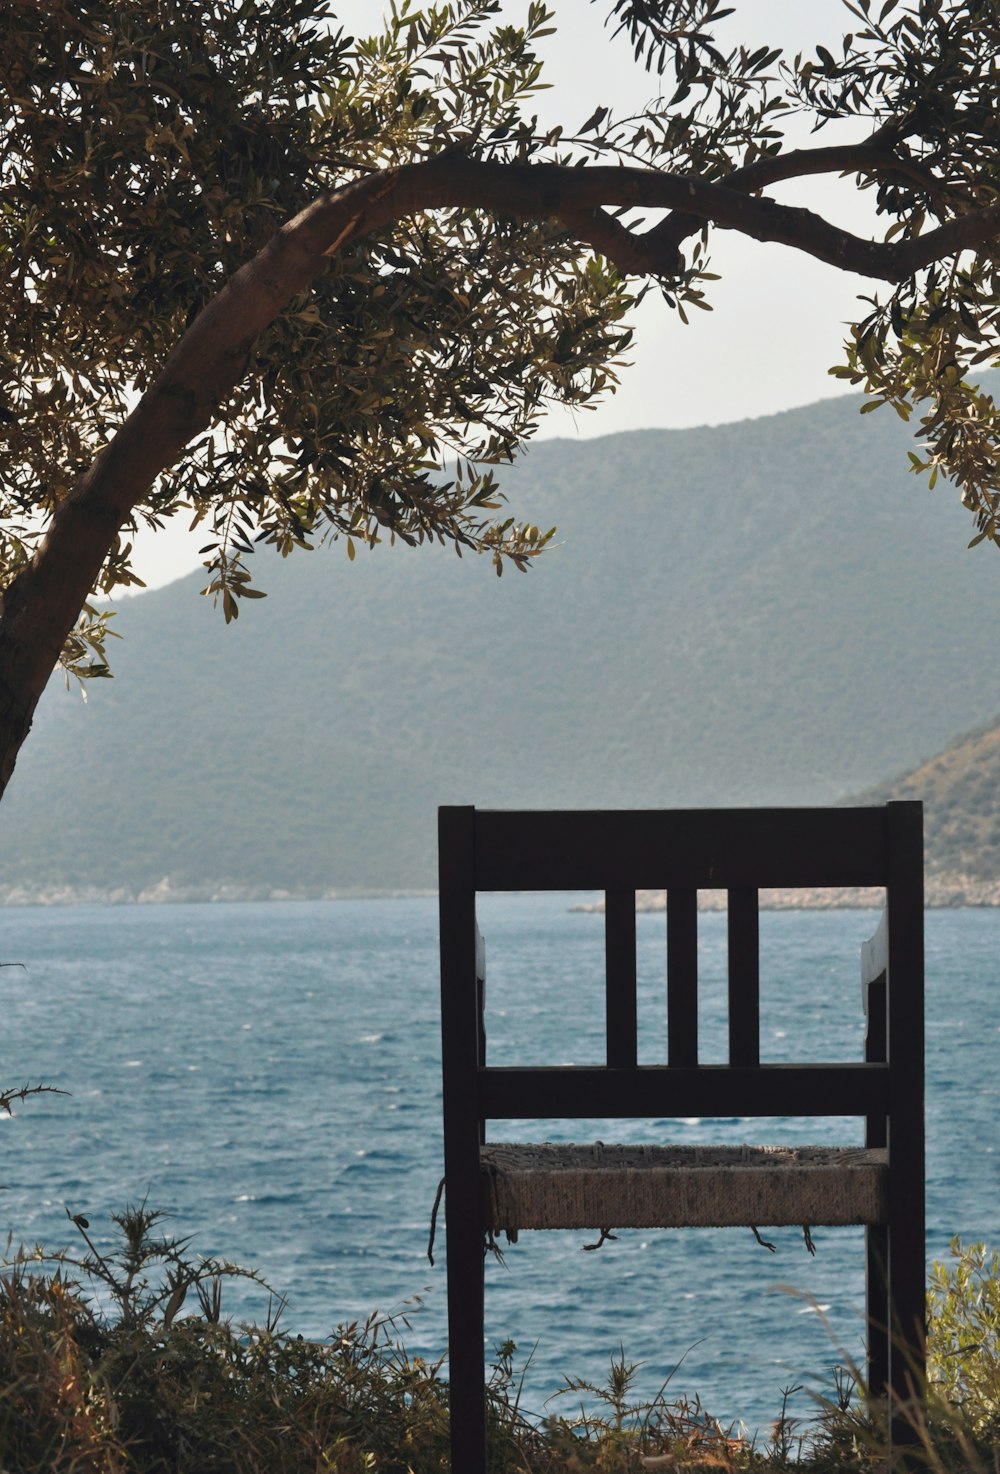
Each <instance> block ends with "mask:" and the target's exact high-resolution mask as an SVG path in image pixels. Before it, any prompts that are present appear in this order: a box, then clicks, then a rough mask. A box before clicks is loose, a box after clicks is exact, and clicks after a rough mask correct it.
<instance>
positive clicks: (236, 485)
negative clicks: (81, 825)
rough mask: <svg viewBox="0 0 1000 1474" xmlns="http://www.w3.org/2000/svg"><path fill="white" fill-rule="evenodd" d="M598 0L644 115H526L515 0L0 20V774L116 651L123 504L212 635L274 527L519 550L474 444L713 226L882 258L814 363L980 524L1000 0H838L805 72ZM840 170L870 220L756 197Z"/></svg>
mask: <svg viewBox="0 0 1000 1474" xmlns="http://www.w3.org/2000/svg"><path fill="white" fill-rule="evenodd" d="M607 3H608V10H609V14H608V17H607V20H608V26H609V29H610V30H611V32H612V33H613V34H614V36H615V38H616V44H620V45H631V47H632V48H633V50H634V53H635V59H636V68H637V92H639V91H640V90H641V91H642V92H644V93H648V94H650V95H651V101H650V102H649V103H648V105H647V106H645V107H642V108H639V109H637V110H636V112H635V114H634V115H633V116H629V117H620V116H615V115H613V114H612V113H610V112H609V111H608V110H607V109H606V108H605V107H603V106H601V105H599V104H600V99H594V101H595V104H597V105H596V106H595V109H594V110H593V111H592V112H591V113H590V115H589V117H587V118H586V119H570V120H567V123H566V125H565V126H563V127H544V128H543V127H540V126H539V125H538V123H537V120H536V117H535V116H534V115H533V114H532V111H531V108H532V97H533V94H534V93H535V91H536V90H537V88H538V86H539V83H540V62H539V59H538V56H537V44H538V41H539V39H540V38H541V37H542V36H544V35H545V34H546V33H547V32H549V31H550V30H551V28H552V25H553V23H554V16H553V14H552V12H551V10H550V9H549V7H548V6H547V5H545V4H543V3H537V0H533V3H527V0H525V12H524V16H523V22H522V23H521V24H519V25H511V24H508V23H507V22H505V21H504V20H503V19H502V18H501V17H500V16H499V14H498V6H497V4H496V3H493V0H454V3H451V4H441V5H434V6H428V7H425V8H424V7H421V8H418V7H417V6H416V5H415V4H411V3H409V0H393V3H392V4H391V5H390V6H389V7H388V14H387V15H386V16H385V17H384V19H383V21H382V22H381V30H380V31H379V32H378V34H376V35H374V36H373V37H371V38H369V39H354V38H352V37H350V36H348V35H345V34H344V33H343V31H342V29H341V28H340V27H339V26H338V23H337V19H336V5H335V4H334V5H329V4H327V3H326V0H41V3H39V0H8V4H7V5H6V6H4V7H2V8H0V109H2V119H3V131H2V138H0V189H2V214H0V262H2V270H0V294H2V299H0V300H2V307H3V323H4V332H3V338H2V341H0V433H2V436H3V443H4V454H3V461H2V473H0V589H2V599H3V604H2V612H0V791H2V789H3V787H4V786H5V785H6V783H7V781H8V780H9V778H10V775H11V772H12V770H13V767H14V763H15V760H16V756H17V753H18V751H19V749H20V746H21V744H22V743H23V741H24V739H25V737H26V736H27V733H28V731H29V729H30V726H31V722H32V717H33V713H34V711H35V707H36V704H37V702H38V699H39V697H40V695H41V692H42V690H43V689H44V687H45V685H46V682H47V681H48V679H49V677H50V675H51V673H52V671H53V670H54V669H55V668H56V667H57V666H59V665H61V666H62V667H64V669H65V670H66V671H67V672H70V673H73V674H75V675H76V676H78V677H80V678H86V677H92V676H99V675H105V674H107V673H108V665H107V659H106V651H105V643H106V637H107V635H108V633H109V629H108V615H107V613H106V610H104V609H103V608H101V607H99V606H98V602H97V601H98V600H99V599H100V596H102V595H107V594H110V593H111V592H112V591H113V590H115V589H116V588H119V587H121V586H123V585H128V584H130V583H135V582H137V579H136V576H135V574H134V573H133V571H132V568H131V564H130V553H131V541H132V538H133V536H134V534H135V532H136V529H137V528H138V527H139V526H140V525H148V526H151V527H154V528H155V527H159V526H161V525H162V524H163V523H164V521H165V520H166V519H167V518H170V517H173V516H175V515H183V516H185V517H188V518H190V519H192V521H193V522H194V523H195V524H197V525H200V526H201V527H202V528H203V529H204V557H205V561H206V566H207V569H208V577H207V588H206V592H208V593H209V594H211V595H212V596H214V597H215V599H216V600H217V601H218V603H219V604H220V606H221V610H222V613H223V614H224V616H225V618H226V619H227V620H228V619H232V618H235V617H236V615H237V614H238V611H239V608H240V600H241V599H244V598H252V597H256V596H259V595H260V594H261V592H262V590H260V589H257V588H254V587H252V586H251V571H250V568H249V567H248V565H247V562H246V558H247V554H248V553H249V552H250V551H252V550H253V549H254V548H255V547H257V546H258V545H261V544H267V545H271V546H272V547H274V548H275V549H276V550H277V551H278V552H279V553H280V554H282V555H287V554H289V553H291V552H292V551H293V550H295V549H296V548H304V547H308V546H310V545H312V544H314V543H315V542H316V541H318V540H321V539H324V538H341V539H344V540H345V543H346V548H347V552H348V554H349V555H350V556H352V557H353V556H354V555H355V550H356V549H357V548H360V547H365V546H371V545H373V544H375V543H376V542H378V541H380V540H383V541H385V540H388V541H389V542H392V541H394V540H395V539H397V538H399V539H402V540H403V541H405V542H407V543H420V542H423V541H425V540H429V539H434V540H437V541H443V542H449V543H451V544H452V545H453V546H454V547H455V549H456V551H458V552H462V551H463V550H466V549H467V550H470V551H474V552H479V553H486V554H487V555H489V557H490V558H492V561H493V563H494V564H495V566H496V568H497V571H498V572H499V571H502V569H503V567H504V565H505V564H507V563H511V564H513V565H515V566H516V567H519V568H524V567H526V566H527V564H528V563H529V561H530V560H532V559H534V558H536V557H537V555H538V554H539V552H540V551H541V550H542V549H543V548H544V545H545V543H546V540H547V537H548V535H549V534H548V533H546V532H545V531H543V530H542V529H540V528H538V527H535V526H530V525H523V524H520V523H518V522H517V521H516V520H515V519H514V518H513V517H512V516H510V515H508V514H507V512H506V510H505V508H504V506H503V502H502V496H501V493H500V491H499V488H498V486H497V484H496V480H495V472H494V469H493V468H494V467H496V466H497V465H498V464H500V463H502V462H504V461H507V460H509V459H510V458H511V457H512V456H514V455H515V454H516V453H517V451H518V450H519V449H520V448H521V447H522V446H523V445H524V444H525V442H526V441H527V440H528V439H529V438H530V436H531V434H532V433H533V431H534V430H535V428H536V426H537V424H538V422H539V417H540V415H541V414H542V413H543V412H544V410H545V407H546V405H547V404H548V403H549V402H550V401H552V400H560V401H565V402H569V403H573V404H578V405H583V406H589V405H591V404H593V403H594V402H595V401H597V400H598V399H599V398H600V396H601V395H602V394H604V393H606V392H607V391H608V390H610V389H612V388H613V387H614V385H615V382H616V376H617V374H618V373H619V371H620V369H621V366H622V363H623V357H624V355H625V354H626V352H627V349H628V346H629V342H630V338H631V330H630V328H629V326H628V315H629V309H630V308H631V307H632V306H633V304H634V302H635V301H636V299H637V297H639V296H640V295H641V294H642V293H644V292H647V291H650V290H656V291H660V292H662V294H663V296H664V298H665V300H666V302H667V303H668V304H669V306H670V307H671V308H673V309H675V310H676V311H677V313H678V314H679V315H680V316H681V317H685V318H686V314H687V313H688V312H689V311H690V309H691V308H692V307H705V306H708V305H710V304H709V303H708V300H707V294H708V293H709V292H710V290H711V287H710V283H711V281H712V280H713V277H712V273H711V272H710V270H709V264H710V262H709V252H710V248H711V243H712V235H713V231H714V230H716V229H720V228H721V229H729V230H736V231H740V232H743V233H744V234H746V235H748V236H751V237H754V238H755V239H757V240H760V241H763V242H774V243H780V244H781V245H784V246H786V247H793V248H795V249H797V250H800V251H803V252H807V253H809V254H810V255H812V256H814V257H817V258H819V259H820V260H822V261H824V262H827V263H829V264H830V265H832V266H833V267H835V268H836V269H838V270H840V271H843V272H851V273H858V274H860V275H861V276H863V277H865V278H869V279H875V280H877V281H882V282H885V283H886V288H885V291H884V292H883V293H882V294H881V296H880V297H879V299H878V300H871V301H870V302H869V303H867V304H866V305H867V307H868V308H870V310H868V311H867V315H865V316H864V318H863V320H861V321H859V322H858V323H857V324H856V325H855V326H854V328H853V329H852V332H851V336H850V338H849V340H848V342H847V344H846V349H845V360H844V362H843V364H842V365H840V366H839V368H837V369H836V370H835V372H839V373H841V374H842V375H844V376H846V377H847V378H849V379H850V380H851V381H852V382H853V383H855V384H857V385H860V386H863V388H864V389H865V390H866V391H867V394H868V396H869V398H868V400H867V401H866V403H865V408H866V409H868V408H874V407H876V406H877V405H879V404H885V403H888V404H892V405H893V406H894V407H895V409H896V410H897V412H898V413H900V414H901V415H903V416H907V415H909V414H910V412H911V409H912V408H913V407H914V406H916V407H917V410H918V422H919V438H918V441H917V449H915V450H914V451H913V453H912V460H913V464H914V466H915V468H917V469H921V470H928V471H929V472H930V473H931V474H932V475H936V474H938V472H939V470H940V471H941V472H943V473H944V474H945V475H947V476H949V477H951V478H952V479H953V480H954V481H955V482H956V483H957V484H958V486H959V488H960V491H961V496H962V499H963V501H964V502H965V504H966V505H967V506H968V507H969V509H970V511H971V513H972V514H973V517H974V519H975V524H976V525H975V528H974V532H975V537H974V539H973V540H976V539H983V538H988V539H992V540H993V541H994V542H996V541H998V539H1000V533H998V525H1000V480H998V472H997V458H996V443H997V426H998V420H997V411H996V409H995V407H994V404H993V402H992V400H991V399H990V398H989V396H987V395H985V394H982V393H980V392H979V391H978V390H977V388H976V387H975V370H976V368H977V366H978V365H980V364H986V363H989V362H992V361H993V360H994V359H997V358H1000V330H998V312H1000V291H998V280H997V247H998V241H1000V198H998V183H997V181H998V180H1000V108H998V102H1000V86H998V70H997V63H996V57H997V55H998V54H1000V0H884V3H882V0H877V3H876V0H855V3H847V4H846V5H845V24H846V27H847V28H848V29H847V33H846V34H845V35H844V37H843V41H842V43H841V44H840V45H839V46H838V50H837V52H836V54H834V53H832V52H830V51H829V50H827V49H825V48H824V47H823V46H819V45H817V46H816V47H815V50H814V52H813V53H812V54H809V55H798V56H794V57H791V56H785V55H782V54H781V52H779V51H778V50H775V49H771V48H768V47H758V48H750V47H747V46H740V45H735V46H732V45H728V44H727V45H725V46H724V45H723V44H722V42H721V40H720V32H719V30H718V25H717V23H718V22H719V21H720V20H721V19H723V17H725V16H727V15H729V14H730V11H729V10H726V9H723V8H722V6H721V5H720V0H607ZM570 9H571V7H570V6H569V5H568V4H566V5H565V10H566V12H569V11H570ZM563 19H564V21H565V23H567V24H571V23H572V22H571V16H570V15H569V14H568V13H566V14H564V16H563ZM736 19H737V20H738V16H737V18H736ZM640 84H641V89H640ZM803 117H805V118H806V119H807V120H808V121H809V122H810V123H811V125H812V132H811V133H810V134H809V138H810V142H809V144H808V145H801V144H799V145H795V146H793V145H791V144H789V143H788V142H787V141H786V138H785V132H786V129H787V127H788V125H789V123H790V121H791V120H799V122H798V126H799V127H801V119H802V118H803ZM844 174H847V175H848V176H850V177H852V178H853V179H855V180H856V182H857V185H858V187H859V188H861V189H865V190H869V191H871V192H872V199H873V203H874V206H875V210H876V218H877V219H878V221H879V229H878V231H877V232H876V238H872V239H865V238H862V237H860V236H858V235H857V234H854V233H852V232H850V231H848V230H845V229H843V228H841V227H840V226H838V224H837V223H836V221H835V219H833V218H832V213H833V212H832V207H831V218H826V216H825V215H821V214H819V213H816V212H813V211H809V210H805V209H802V208H797V207H793V206H789V205H787V204H783V203H780V202H778V201H777V200H776V199H775V198H773V197H772V195H771V194H769V193H768V191H769V189H771V188H772V187H773V186H775V185H777V184H779V183H781V182H782V181H786V180H789V179H794V178H804V177H807V176H821V177H823V176H825V177H828V178H830V179H833V178H835V177H837V176H842V175H844ZM831 194H832V192H831ZM776 331H780V324H776ZM260 563H261V559H260V558H259V557H258V558H257V559H256V560H255V563H254V570H255V571H256V569H257V568H258V567H259V566H260Z"/></svg>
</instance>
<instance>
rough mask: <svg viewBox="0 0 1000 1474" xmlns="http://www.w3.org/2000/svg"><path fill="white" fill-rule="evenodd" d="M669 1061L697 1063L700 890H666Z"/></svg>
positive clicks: (672, 1062) (683, 1063)
mask: <svg viewBox="0 0 1000 1474" xmlns="http://www.w3.org/2000/svg"><path fill="white" fill-rule="evenodd" d="M667 1063H668V1064H670V1065H673V1066H681V1065H686V1066H690V1065H696V1064H697V1063H698V892H697V891H696V890H695V888H694V886H673V887H672V888H671V890H670V891H669V892H668V893H667Z"/></svg>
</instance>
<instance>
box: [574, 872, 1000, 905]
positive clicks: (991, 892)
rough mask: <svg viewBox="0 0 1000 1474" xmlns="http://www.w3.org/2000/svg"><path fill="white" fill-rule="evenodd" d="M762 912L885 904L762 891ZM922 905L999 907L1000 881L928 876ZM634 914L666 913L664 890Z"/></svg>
mask: <svg viewBox="0 0 1000 1474" xmlns="http://www.w3.org/2000/svg"><path fill="white" fill-rule="evenodd" d="M759 897H760V909H761V910H762V911H832V910H835V909H837V908H840V907H846V908H850V909H860V910H880V909H881V907H882V906H884V905H885V891H884V890H883V889H882V887H881V886H840V887H836V888H831V889H823V890H819V889H816V890H810V889H802V890H762V891H760V893H759ZM924 904H925V905H926V906H927V908H928V909H933V910H939V909H943V908H958V907H961V906H1000V879H998V880H990V881H983V880H974V879H973V878H972V877H971V876H968V875H958V876H935V875H929V876H927V877H926V879H925V881H924ZM635 909H636V910H637V911H665V910H666V909H667V894H666V891H636V896H635ZM698 909H699V911H725V909H726V892H725V891H699V892H698ZM573 910H574V911H603V910H604V902H603V900H595V901H586V902H584V903H582V904H581V905H579V906H574V907H573Z"/></svg>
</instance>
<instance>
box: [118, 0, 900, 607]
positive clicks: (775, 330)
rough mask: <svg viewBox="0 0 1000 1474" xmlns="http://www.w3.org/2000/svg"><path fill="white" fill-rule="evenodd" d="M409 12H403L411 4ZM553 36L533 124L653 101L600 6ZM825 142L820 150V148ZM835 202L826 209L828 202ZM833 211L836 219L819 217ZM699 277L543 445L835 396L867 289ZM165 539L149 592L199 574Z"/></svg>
mask: <svg viewBox="0 0 1000 1474" xmlns="http://www.w3.org/2000/svg"><path fill="white" fill-rule="evenodd" d="M416 3H417V0H414V4H416ZM549 3H550V6H551V8H553V9H554V10H555V13H556V15H555V23H556V26H557V33H556V35H554V36H552V37H550V38H548V39H547V41H546V42H545V46H546V50H545V53H544V55H545V77H546V78H547V80H548V81H549V82H550V84H551V89H550V90H549V91H547V92H544V93H540V94H539V96H538V100H537V110H538V113H539V117H540V119H541V120H542V121H543V122H545V121H548V120H551V121H552V122H556V121H559V122H562V123H564V125H565V126H566V127H567V129H571V128H573V127H579V126H580V124H582V123H583V122H584V120H585V119H586V118H588V117H589V116H590V114H591V113H592V112H593V110H594V108H595V107H596V106H597V105H598V104H602V105H604V106H609V107H611V108H612V109H614V110H615V111H617V112H626V113H628V112H632V111H635V109H636V106H637V104H641V103H643V102H644V101H645V100H646V99H647V97H649V96H651V95H652V94H653V93H654V92H655V91H656V82H655V76H653V77H651V76H650V75H649V74H648V73H647V72H646V71H645V69H644V68H643V67H642V66H641V65H637V64H636V63H635V62H634V61H633V58H632V53H631V48H630V46H629V44H628V41H627V39H626V37H625V36H624V35H622V36H619V37H617V39H616V40H614V41H612V39H611V31H610V30H609V29H607V28H606V27H605V24H604V22H605V18H606V16H607V14H608V13H609V12H610V9H611V4H610V0H594V3H591V0H549ZM733 3H734V4H735V6H736V11H737V13H736V15H735V16H734V17H732V18H731V19H730V20H729V21H727V22H724V23H723V25H724V27H725V30H724V31H722V32H721V35H723V36H725V35H728V36H730V37H731V38H732V40H733V41H737V40H738V41H741V42H743V43H745V44H747V45H760V44H763V43H764V42H767V43H769V44H771V45H773V46H779V45H780V46H783V47H785V48H786V50H788V51H789V52H791V53H792V54H794V53H795V52H796V51H797V50H802V51H811V50H812V49H813V47H814V45H815V43H816V42H817V41H819V42H821V43H824V44H826V45H828V46H830V49H831V50H835V49H839V48H837V47H836V43H837V42H838V41H839V38H840V37H841V36H842V35H843V33H844V31H845V30H848V29H852V28H853V25H852V19H851V17H850V15H849V14H848V13H847V11H846V10H845V9H844V7H843V3H842V0H733ZM527 6H528V0H504V4H503V10H504V13H505V14H507V15H508V16H509V17H510V19H511V20H513V21H517V20H520V19H521V18H523V17H524V16H525V15H526V13H527ZM383 8H384V7H383V4H382V0H340V3H339V4H338V5H337V6H336V10H337V13H338V17H339V19H340V22H341V24H342V25H343V26H344V28H345V29H346V30H347V31H349V32H353V33H354V34H359V33H360V34H365V33H371V32H374V31H375V30H376V29H377V28H378V20H379V17H380V15H381V13H382V11H383ZM833 139H834V135H833V134H832V133H829V131H825V132H824V133H823V134H822V135H821V141H822V142H824V143H826V142H832V141H833ZM832 191H837V192H838V193H837V195H834V194H832ZM782 198H784V199H786V200H788V201H789V202H790V203H799V204H803V205H810V204H811V205H812V206H813V207H814V208H816V209H817V210H818V209H821V208H822V210H823V212H824V213H825V214H827V215H828V216H831V215H832V218H833V219H834V220H835V221H837V222H838V223H842V224H844V225H846V226H849V227H850V228H851V229H853V230H854V231H856V232H857V233H858V234H865V235H869V234H872V233H873V232H872V229H871V227H870V226H869V225H868V223H867V221H868V214H867V210H866V203H867V197H865V196H860V197H859V195H858V193H857V192H856V191H855V190H854V188H853V186H852V185H850V184H844V183H841V184H839V185H837V184H832V183H831V182H830V181H826V182H825V183H823V184H820V185H809V184H807V183H798V184H795V185H788V186H784V187H783V192H782ZM831 198H836V208H833V207H832V206H831ZM711 269H712V270H714V271H717V272H719V273H720V274H721V277H722V280H721V281H719V282H715V283H710V284H709V287H710V297H709V300H710V301H711V302H712V303H713V307H714V311H713V312H711V313H706V312H697V311H695V312H692V313H690V314H689V316H690V318H691V322H690V325H689V326H687V327H685V326H684V325H683V324H682V323H681V322H680V321H679V319H678V318H677V316H676V314H674V313H671V312H670V311H669V310H668V309H667V307H666V306H665V304H663V303H662V301H660V300H659V299H658V298H657V296H656V294H655V293H651V294H650V296H649V297H648V298H647V300H646V302H644V303H643V305H642V307H641V308H640V309H639V311H638V312H637V314H636V318H635V323H636V328H637V332H636V342H635V345H634V350H633V352H632V355H631V356H632V361H633V362H632V367H631V368H630V369H628V370H626V372H625V373H624V374H623V376H622V382H621V385H620V387H619V390H618V392H617V394H616V395H615V396H614V397H613V398H609V399H608V400H607V401H606V402H605V403H604V404H602V405H601V406H600V407H599V408H598V410H597V411H596V412H593V413H578V414H576V415H575V416H574V415H571V414H570V413H569V412H568V411H559V412H554V413H553V414H552V415H551V416H550V417H549V422H548V425H547V426H546V428H545V429H544V431H543V434H544V435H561V436H590V435H608V434H613V433H615V432H618V431H621V430H635V429H641V428H646V427H658V428H683V427H686V426H694V425H706V424H720V423H725V422H727V421H732V420H740V419H747V418H755V417H757V416H759V415H766V414H771V413H774V412H776V411H778V410H782V409H789V408H792V407H794V406H797V405H803V404H810V403H812V402H814V401H815V400H817V399H823V398H827V397H829V396H830V395H833V394H836V393H838V392H842V386H841V385H840V384H839V383H838V381H836V380H834V379H831V378H830V377H829V376H828V373H827V370H828V369H829V368H830V366H831V364H834V363H836V362H838V360H839V359H840V358H841V344H842V342H843V338H844V336H845V330H844V324H845V323H846V322H849V321H853V320H856V318H857V316H859V315H861V309H859V307H858V304H857V297H858V295H859V293H868V294H870V293H871V292H872V283H870V282H867V281H865V280H864V279H863V278H858V277H849V276H845V275H843V274H842V273H840V272H838V271H836V270H834V268H832V267H828V266H824V265H822V264H821V263H818V262H816V261H813V260H812V259H811V258H809V257H807V256H804V255H801V254H800V253H798V252H796V251H792V250H790V249H786V248H784V247H779V246H761V245H759V244H758V243H756V242H754V241H749V240H746V239H745V238H743V237H742V236H739V235H736V234H734V233H728V232H726V233H723V232H716V233H715V235H714V238H713V247H712V264H711ZM174 522H175V524H176V526H171V525H168V527H167V529H166V530H164V531H163V532H159V533H156V534H143V535H142V536H141V537H140V540H139V542H138V545H137V563H138V571H139V572H140V574H141V576H142V577H143V578H144V579H145V580H146V581H147V584H148V585H149V586H150V587H156V586H157V585H159V584H163V583H167V582H169V581H170V580H171V579H174V578H177V577H179V576H180V575H181V574H183V573H186V572H188V571H189V570H190V569H191V568H194V567H196V566H198V564H199V562H200V559H199V558H198V556H197V547H198V545H199V543H200V542H201V541H203V533H198V534H195V535H194V536H191V535H189V534H188V533H187V531H186V525H185V522H184V519H183V518H182V517H178V518H175V519H174Z"/></svg>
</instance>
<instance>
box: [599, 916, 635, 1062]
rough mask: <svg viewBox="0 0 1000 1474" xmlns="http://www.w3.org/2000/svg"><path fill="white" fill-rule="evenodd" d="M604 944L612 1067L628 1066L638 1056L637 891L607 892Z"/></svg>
mask: <svg viewBox="0 0 1000 1474" xmlns="http://www.w3.org/2000/svg"><path fill="white" fill-rule="evenodd" d="M604 948H605V984H604V991H605V1011H606V1015H607V1059H608V1065H609V1067H610V1068H612V1069H628V1067H629V1066H630V1065H634V1064H635V1062H636V1059H637V1058H638V1025H637V1023H636V982H635V891H608V892H607V893H606V895H605V898H604Z"/></svg>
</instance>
